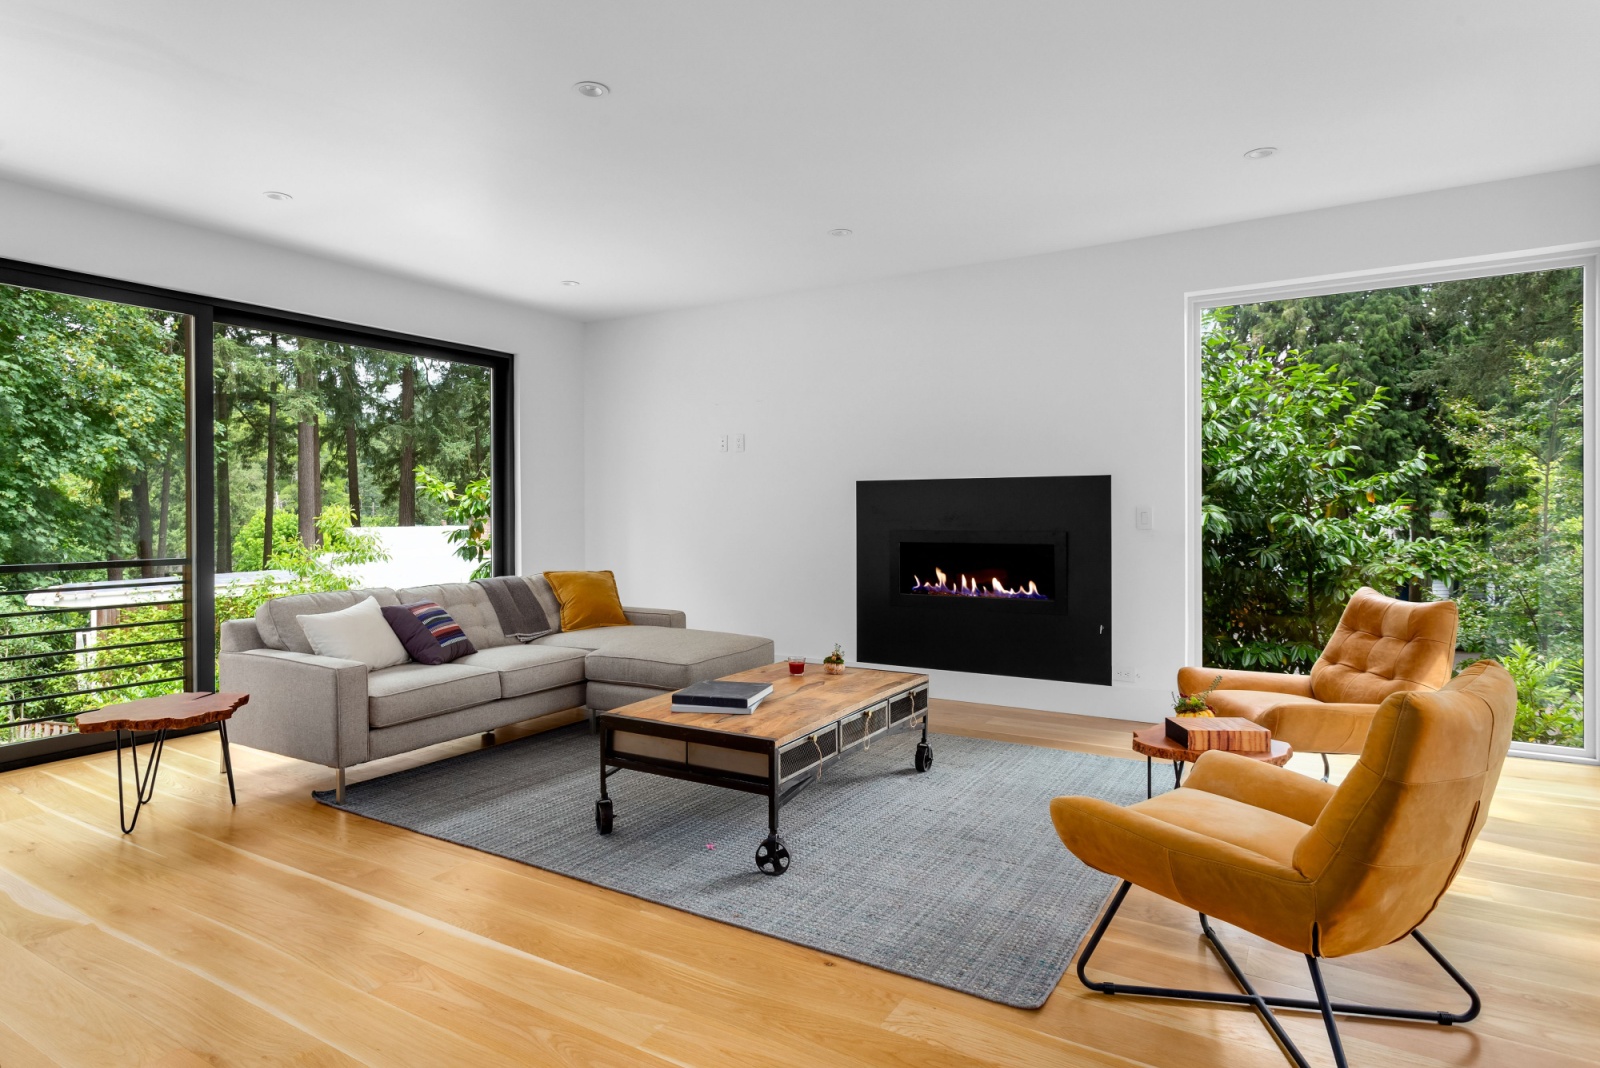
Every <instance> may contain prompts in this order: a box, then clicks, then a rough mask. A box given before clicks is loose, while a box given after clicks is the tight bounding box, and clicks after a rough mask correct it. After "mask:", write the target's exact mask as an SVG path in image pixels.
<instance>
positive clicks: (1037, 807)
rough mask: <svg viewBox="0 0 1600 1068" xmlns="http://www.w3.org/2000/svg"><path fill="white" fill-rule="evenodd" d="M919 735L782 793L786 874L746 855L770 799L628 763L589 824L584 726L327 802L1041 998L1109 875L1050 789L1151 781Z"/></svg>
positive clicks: (1127, 768) (911, 968)
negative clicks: (605, 821) (925, 755)
mask: <svg viewBox="0 0 1600 1068" xmlns="http://www.w3.org/2000/svg"><path fill="white" fill-rule="evenodd" d="M930 741H931V742H932V744H933V748H934V754H935V761H934V766H933V768H932V769H931V770H930V771H928V772H927V773H926V774H923V775H919V774H917V773H916V772H915V771H914V770H913V769H912V766H911V764H912V756H913V753H914V751H915V748H916V742H917V735H916V733H914V732H907V733H904V734H897V735H891V736H889V737H887V738H880V739H878V740H877V741H876V742H874V743H873V745H872V748H871V749H870V750H869V751H867V752H865V753H862V752H855V753H852V754H850V755H849V756H847V757H846V758H845V759H844V760H843V761H842V762H840V763H838V764H834V765H831V766H829V767H828V768H827V770H826V771H825V772H824V774H823V776H822V779H821V781H819V782H817V783H814V784H813V785H812V786H811V787H809V788H808V789H806V790H804V791H802V792H801V793H800V795H799V796H798V797H796V798H795V799H794V800H792V801H790V803H789V804H788V805H786V806H784V808H783V811H782V814H781V816H780V833H781V834H782V835H783V837H784V840H785V842H786V843H787V845H788V848H789V852H790V854H791V855H792V858H793V859H792V862H791V864H790V867H789V870H788V872H787V873H786V874H784V875H782V876H779V877H776V878H774V877H772V876H768V875H763V874H762V873H761V872H759V871H757V870H756V866H755V852H756V847H757V846H758V845H759V844H760V843H761V840H762V839H763V838H764V837H765V836H766V833H767V826H766V825H767V802H766V799H765V798H762V797H757V796H755V795H753V794H741V793H735V792H733V791H730V790H721V789H717V788H715V787H710V786H701V785H698V784H695V783H690V782H684V781H681V780H678V779H667V778H662V777H660V776H655V775H642V774H639V773H636V772H631V771H623V772H619V773H617V774H616V775H614V776H613V777H612V778H611V780H610V793H611V797H612V800H613V802H614V804H615V815H616V824H615V830H614V831H613V832H612V833H611V834H610V835H605V836H602V835H600V834H598V833H597V832H596V831H595V826H594V803H595V800H596V798H597V797H598V796H599V785H598V782H599V740H598V739H597V738H596V737H595V736H594V735H591V734H589V733H588V731H587V728H586V727H584V726H583V725H581V724H579V725H574V726H572V727H565V728H561V729H559V730H556V731H551V732H549V733H546V734H541V735H535V736H532V737H528V738H522V739H519V740H517V741H514V742H509V743H506V744H504V745H497V746H492V747H490V748H486V749H484V750H482V751H480V752H474V753H468V754H466V755H463V756H459V757H453V758H451V759H449V760H443V761H440V762H438V763H435V764H429V765H426V766H424V767H420V768H414V769H412V770H409V771H404V772H400V773H398V774H395V775H390V776H388V777H386V778H382V779H375V780H372V781H370V782H364V783H357V784H355V785H353V786H351V787H350V788H349V789H348V790H347V791H346V794H345V803H344V804H343V805H335V804H334V801H333V795H332V793H331V792H319V793H317V794H316V795H315V796H316V798H317V800H318V801H321V802H322V803H323V804H327V805H332V806H333V807H336V808H342V809H344V810H346V811H348V812H354V813H358V814H360V815H362V816H367V817H370V818H372V819H375V820H381V821H383V822H384V823H390V824H394V825H395V826H398V827H405V828H408V829H410V830H413V831H418V832H420V833H422V834H426V835H431V836H432V837H435V838H442V839H444V840H446V841H450V842H455V843H458V844H460V845H465V846H470V847H472V848H473V849H479V850H483V851H484V852H487V853H493V854H496V855H498V856H502V857H507V858H509V859H511V860H516V861H521V862H522V863H524V864H531V865H534V866H535V867H539V868H544V869H546V870H548V871H553V872H559V873H560V874H562V875H568V876H572V877H573V878H576V879H581V880H583V881H585V882H589V883H594V884H596V885H598V886H604V887H608V888H610V889H612V890H618V891H621V892H622V893H625V894H632V895H633V896H635V897H641V898H644V899H645V900H647V901H654V902H657V903H659V904H662V905H669V906H671V907H673V908H677V909H682V910H684V911H686V912H692V913H695V914H696V915H699V916H705V917H707V918H709V919H713V920H718V921H720V922H722V923H728V924H733V925H735V926H738V927H744V928H747V929H749V930H752V931H758V932H760V933H762V934H767V935H771V936H773V937H775V938H781V939H784V940H786V941H789V942H794V943H798V944H799V945H802V946H809V947H811V948H813V949H817V950H821V951H823V952H825V953H831V954H834V955H835V956H839V957H846V958H849V959H850V960H855V961H859V962H861V963H863V964H870V965H873V966H874V967H878V968H884V969H886V970H888V971H891V972H898V973H899V974H901V975H908V976H911V977H913V978H916V979H921V980H924V981H926V982H930V983H937V984H938V985H940V986H945V987H950V988H952V989H955V990H960V991H964V992H965V993H968V994H975V995H977V996H978V997H981V998H987V999H988V1000H990V1001H998V1002H1001V1003H1002V1004H1006V1005H1015V1006H1017V1007H1019V1008H1036V1007H1038V1006H1039V1005H1042V1004H1044V1001H1045V999H1046V998H1048V997H1049V996H1050V992H1051V991H1052V990H1054V989H1055V987H1056V984H1057V983H1058V982H1059V981H1060V979H1061V976H1062V973H1064V972H1065V971H1066V969H1067V965H1068V964H1069V963H1070V961H1071V960H1072V956H1073V953H1074V952H1075V951H1076V949H1077V946H1078V943H1079V942H1080V941H1081V940H1082V939H1083V936H1084V934H1085V932H1086V931H1087V930H1088V928H1089V926H1090V924H1092V923H1093V922H1094V919H1095V917H1096V915H1097V913H1098V912H1099V910H1100V907H1101V905H1102V904H1104V902H1105V899H1106V896H1107V895H1108V894H1109V893H1110V891H1111V890H1112V889H1113V887H1114V884H1115V880H1113V879H1112V878H1111V876H1109V875H1104V874H1102V873H1100V872H1097V871H1092V870H1091V869H1089V868H1086V867H1084V866H1083V865H1082V864H1081V863H1079V862H1078V860H1077V859H1076V858H1075V857H1073V856H1072V855H1071V854H1070V853H1068V852H1067V851H1066V849H1064V848H1063V847H1062V845H1061V842H1060V840H1059V839H1058V838H1057V837H1056V834H1055V830H1054V828H1053V827H1051V825H1050V814H1049V803H1050V799H1051V798H1052V797H1056V796H1058V795H1060V794H1089V795H1093V796H1095V797H1102V798H1105V799H1107V800H1109V801H1114V802H1117V803H1119V804H1125V803H1129V802H1133V801H1136V800H1140V799H1142V798H1143V797H1144V786H1145V782H1144V780H1145V769H1144V764H1143V763H1142V762H1141V761H1136V760H1118V759H1116V758H1113V757H1102V756H1091V755H1088V754H1083V753H1071V752H1065V751H1062V750H1056V749H1044V748H1040V747H1037V746H1030V745H1013V744H1009V743H1006V742H992V741H983V740H978V739H973V738H962V737H957V736H954V735H934V736H932V737H931V738H930Z"/></svg>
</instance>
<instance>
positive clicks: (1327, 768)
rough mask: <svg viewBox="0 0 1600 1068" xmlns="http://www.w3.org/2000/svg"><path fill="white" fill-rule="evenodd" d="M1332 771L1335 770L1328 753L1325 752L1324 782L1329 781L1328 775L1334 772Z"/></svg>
mask: <svg viewBox="0 0 1600 1068" xmlns="http://www.w3.org/2000/svg"><path fill="white" fill-rule="evenodd" d="M1332 772H1333V769H1332V768H1331V767H1330V766H1329V764H1328V754H1327V753H1323V754H1322V781H1323V782H1327V781H1328V776H1329V775H1330V774H1332Z"/></svg>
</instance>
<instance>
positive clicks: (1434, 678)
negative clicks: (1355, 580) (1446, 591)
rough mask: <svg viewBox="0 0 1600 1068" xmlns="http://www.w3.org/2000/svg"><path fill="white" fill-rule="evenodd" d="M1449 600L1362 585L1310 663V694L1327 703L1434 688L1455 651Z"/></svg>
mask: <svg viewBox="0 0 1600 1068" xmlns="http://www.w3.org/2000/svg"><path fill="white" fill-rule="evenodd" d="M1457 622H1458V617H1457V612H1456V603H1455V602H1454V601H1429V602H1416V601H1397V600H1395V599H1394V598H1393V597H1385V596H1384V595H1383V594H1381V593H1379V592H1378V591H1377V590H1373V589H1369V588H1368V587H1366V586H1363V587H1361V588H1360V589H1359V590H1357V591H1356V592H1355V596H1353V597H1351V598H1350V603H1349V604H1347V605H1345V608H1344V614H1343V615H1342V616H1340V617H1339V626H1338V628H1337V629H1336V630H1335V631H1334V632H1333V637H1332V638H1330V639H1328V645H1327V647H1326V648H1325V649H1323V650H1322V655H1321V656H1319V657H1318V658H1317V662H1316V664H1315V665H1313V666H1312V668H1311V694H1312V696H1313V697H1315V698H1316V699H1317V700H1318V701H1322V702H1325V703H1328V704H1359V705H1375V704H1379V703H1380V702H1382V701H1383V699H1384V698H1386V697H1388V696H1389V695H1390V694H1392V693H1400V692H1403V691H1406V690H1437V689H1438V688H1439V687H1441V686H1443V685H1444V684H1445V681H1446V680H1448V679H1449V678H1450V668H1451V664H1452V662H1453V661H1454V659H1455V653H1456V624H1457Z"/></svg>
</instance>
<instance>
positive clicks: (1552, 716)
mask: <svg viewBox="0 0 1600 1068" xmlns="http://www.w3.org/2000/svg"><path fill="white" fill-rule="evenodd" d="M1500 662H1501V663H1502V664H1504V665H1505V668H1506V670H1507V671H1509V672H1510V673H1511V677H1512V678H1513V679H1515V680H1516V683H1517V720H1516V727H1515V728H1514V732H1513V737H1515V738H1516V739H1517V740H1518V741H1523V742H1543V743H1545V744H1546V745H1565V746H1579V745H1582V744H1583V660H1582V659H1581V658H1580V659H1578V660H1577V661H1574V662H1571V663H1569V662H1568V661H1566V660H1564V659H1562V658H1561V657H1555V658H1553V659H1548V660H1547V659H1545V658H1544V657H1542V656H1540V655H1539V654H1538V652H1537V651H1536V650H1535V649H1534V648H1533V647H1532V646H1530V645H1526V644H1524V643H1522V642H1512V643H1511V648H1510V649H1509V650H1507V651H1506V652H1505V653H1503V654H1501V656H1500Z"/></svg>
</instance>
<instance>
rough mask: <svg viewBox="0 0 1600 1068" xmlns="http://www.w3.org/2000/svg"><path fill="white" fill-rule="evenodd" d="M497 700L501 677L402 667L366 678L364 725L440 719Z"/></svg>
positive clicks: (484, 671)
mask: <svg viewBox="0 0 1600 1068" xmlns="http://www.w3.org/2000/svg"><path fill="white" fill-rule="evenodd" d="M499 698H500V673H499V672H498V671H493V670H490V669H489V668H484V667H471V666H468V665H466V664H464V663H462V662H461V661H460V660H457V661H456V662H455V663H453V664H401V665H400V666H399V667H392V668H384V669H383V670H382V671H374V672H371V673H370V674H368V675H367V722H368V723H370V724H372V726H373V728H374V729H376V728H381V727H392V726H394V725H395V724H397V723H410V722H411V721H413V720H418V719H427V718H428V717H429V716H442V715H444V714H445V713H446V712H454V711H456V710H457V709H462V708H471V707H472V706H473V705H481V704H485V703H487V702H489V701H496V700H499Z"/></svg>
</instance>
